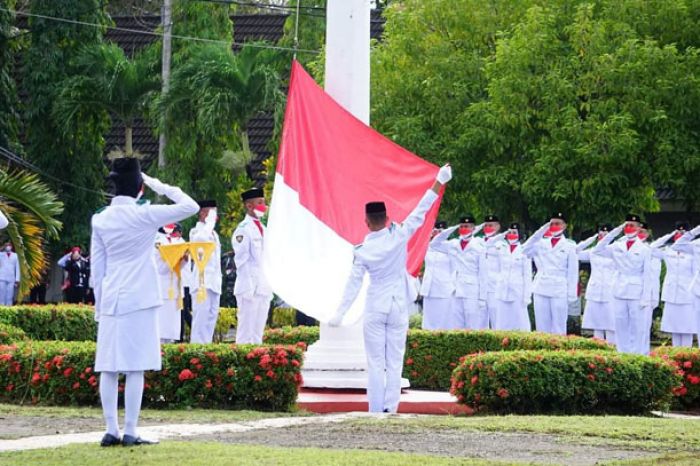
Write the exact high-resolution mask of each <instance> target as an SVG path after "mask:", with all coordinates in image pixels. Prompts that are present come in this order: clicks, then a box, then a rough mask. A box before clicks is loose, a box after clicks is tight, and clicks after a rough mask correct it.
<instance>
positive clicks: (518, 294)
mask: <svg viewBox="0 0 700 466" xmlns="http://www.w3.org/2000/svg"><path fill="white" fill-rule="evenodd" d="M520 235H521V229H520V224H519V223H516V222H513V223H511V224H510V226H509V227H508V230H507V231H506V232H505V233H504V234H503V237H504V238H505V240H506V243H508V247H506V248H503V249H502V250H501V254H500V255H499V256H498V261H499V262H500V264H499V269H500V271H501V273H500V274H499V277H498V278H499V279H498V283H497V286H496V299H497V300H498V302H497V303H496V327H495V328H496V329H497V330H522V331H527V332H529V331H530V330H532V325H531V324H530V315H529V313H528V311H527V307H528V306H529V305H530V302H531V301H532V260H531V259H530V258H529V257H527V255H525V253H524V252H523V247H522V245H521V244H520V241H521V236H520Z"/></svg>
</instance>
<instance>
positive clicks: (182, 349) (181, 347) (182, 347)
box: [177, 345, 185, 353]
mask: <svg viewBox="0 0 700 466" xmlns="http://www.w3.org/2000/svg"><path fill="white" fill-rule="evenodd" d="M177 350H178V351H179V352H181V353H184V352H185V345H178V346H177Z"/></svg>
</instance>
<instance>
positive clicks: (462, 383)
mask: <svg viewBox="0 0 700 466" xmlns="http://www.w3.org/2000/svg"><path fill="white" fill-rule="evenodd" d="M457 388H464V381H463V380H460V381H459V382H457Z"/></svg>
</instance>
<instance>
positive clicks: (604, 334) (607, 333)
mask: <svg viewBox="0 0 700 466" xmlns="http://www.w3.org/2000/svg"><path fill="white" fill-rule="evenodd" d="M593 336H594V337H596V338H597V339H599V340H605V341H607V342H608V343H610V344H611V345H614V344H615V330H593Z"/></svg>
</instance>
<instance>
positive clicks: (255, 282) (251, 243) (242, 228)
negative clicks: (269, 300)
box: [231, 215, 272, 296]
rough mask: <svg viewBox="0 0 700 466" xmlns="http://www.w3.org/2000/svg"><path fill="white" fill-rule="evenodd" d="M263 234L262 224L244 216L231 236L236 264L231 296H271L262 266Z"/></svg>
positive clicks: (263, 226) (263, 227)
mask: <svg viewBox="0 0 700 466" xmlns="http://www.w3.org/2000/svg"><path fill="white" fill-rule="evenodd" d="M256 223H257V224H259V225H260V228H258V225H256ZM261 229H262V232H261V231H260V230H261ZM264 232H265V225H263V224H262V222H260V221H259V220H257V219H254V218H252V217H250V216H249V215H246V217H245V218H244V219H243V221H242V222H241V223H239V224H238V226H237V227H236V230H235V231H234V232H233V236H231V245H232V246H233V252H234V256H233V260H234V262H235V263H236V284H235V285H234V288H233V294H235V295H236V296H255V295H258V296H267V295H270V294H272V289H271V288H270V285H269V284H268V282H267V278H266V277H265V273H264V271H263V265H262V260H263V236H264Z"/></svg>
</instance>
